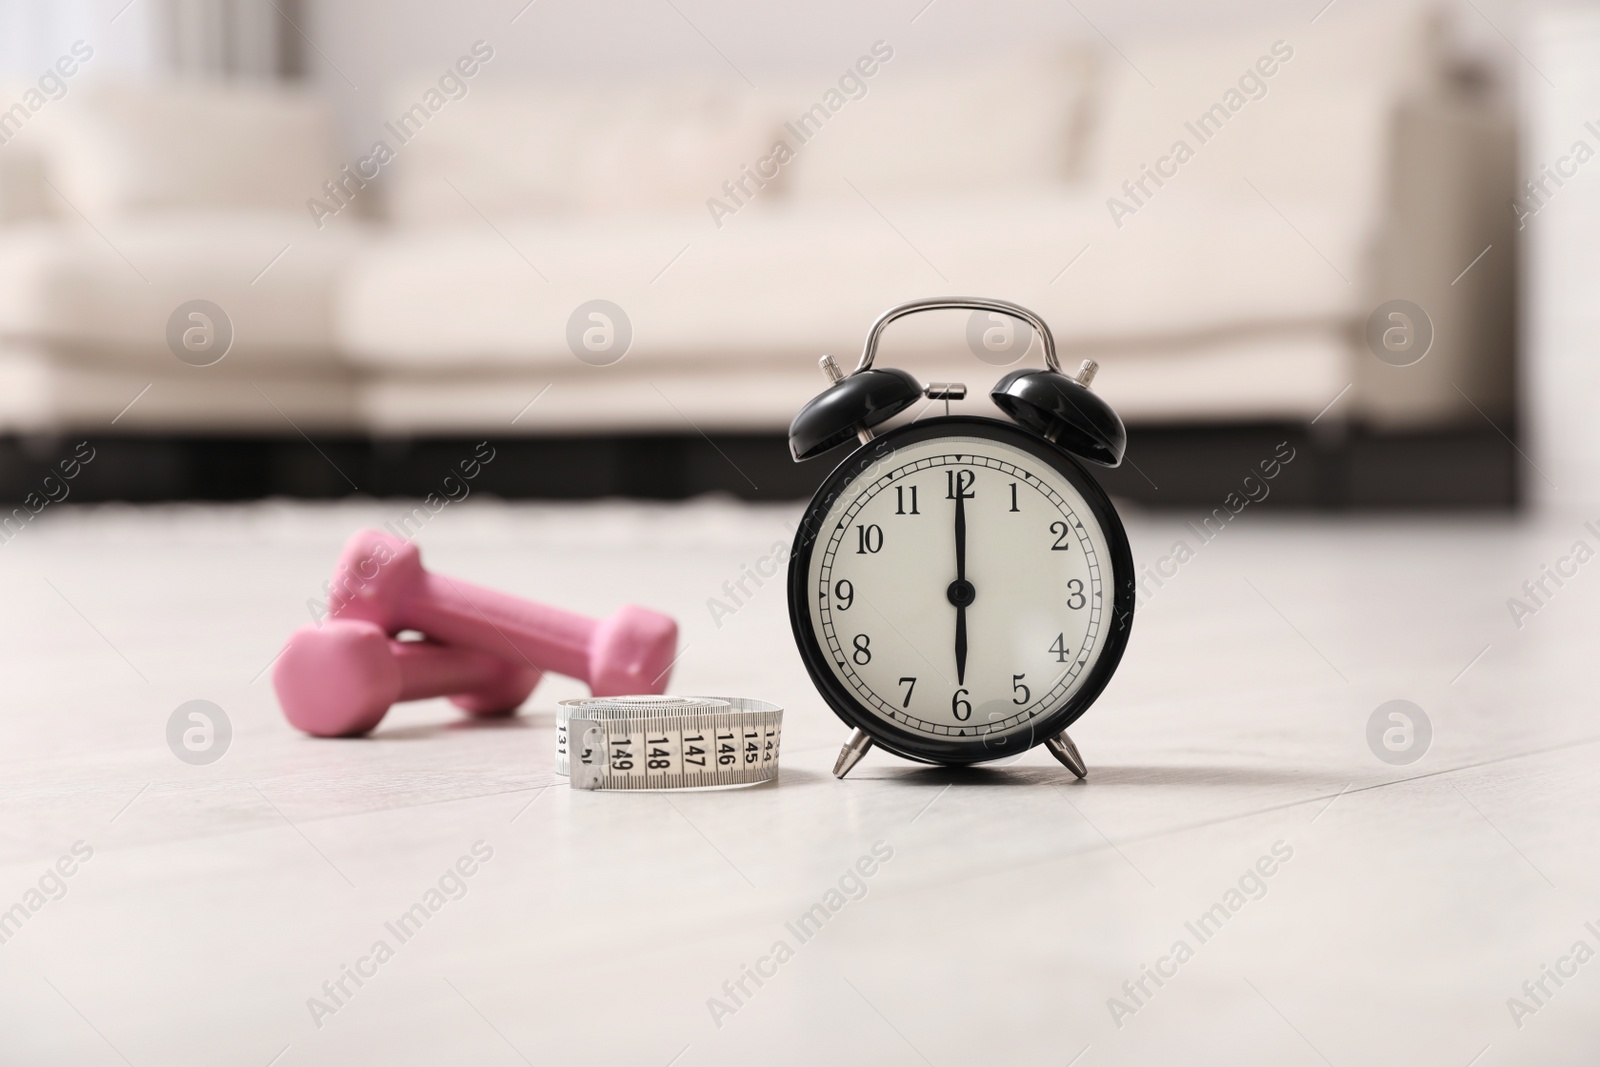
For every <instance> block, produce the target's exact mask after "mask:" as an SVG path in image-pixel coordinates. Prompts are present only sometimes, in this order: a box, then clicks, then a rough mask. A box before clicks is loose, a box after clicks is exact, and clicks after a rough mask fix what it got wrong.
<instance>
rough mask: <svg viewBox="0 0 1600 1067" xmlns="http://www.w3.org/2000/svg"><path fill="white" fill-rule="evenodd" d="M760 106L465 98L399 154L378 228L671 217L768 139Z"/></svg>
mask: <svg viewBox="0 0 1600 1067" xmlns="http://www.w3.org/2000/svg"><path fill="white" fill-rule="evenodd" d="M778 127H779V119H778V117H777V111H776V110H775V108H774V107H773V106H772V105H771V104H770V103H768V102H765V101H763V100H760V99H754V98H752V97H751V96H749V94H745V93H739V92H735V91H733V90H731V89H721V88H712V87H707V86H701V85H695V84H678V85H666V86H655V85H652V86H622V87H615V86H606V85H595V86H587V87H575V86H572V85H570V84H566V83H562V84H560V85H555V84H552V85H547V86H539V85H524V86H521V87H513V88H500V87H491V86H482V87H476V88H475V89H474V91H473V92H472V93H471V95H470V96H468V97H467V98H466V99H464V100H462V101H460V102H458V103H453V104H452V105H451V106H450V107H448V108H446V109H444V110H443V111H441V112H440V113H439V114H438V115H436V116H434V117H433V118H432V119H431V120H430V121H429V123H428V126H427V130H426V135H425V136H420V135H419V136H417V137H416V138H415V140H413V141H411V142H409V143H407V144H405V145H403V146H400V147H399V148H398V150H397V153H396V158H395V160H394V162H393V163H391V164H390V167H391V168H392V171H393V173H392V174H391V175H390V178H391V181H390V183H389V185H388V188H387V198H388V199H387V207H388V214H389V217H390V218H391V219H392V220H393V221H395V222H396V223H399V224H401V225H411V226H432V225H438V224H441V223H451V222H457V221H467V222H475V223H476V222H479V212H481V213H482V214H483V215H484V216H487V217H488V218H490V219H493V220H495V221H496V222H500V221H501V220H505V219H510V218H517V217H520V216H526V215H534V214H541V215H549V214H569V213H572V212H583V213H606V212H618V211H643V210H673V209H676V210H680V211H683V212H686V213H694V214H696V215H697V216H699V217H702V218H703V217H704V216H705V210H706V209H705V201H706V199H707V198H708V197H711V196H713V195H716V194H717V193H718V191H719V190H720V189H721V187H722V183H723V182H725V181H728V180H736V179H738V178H739V177H740V175H741V170H740V168H741V166H742V165H743V166H754V165H755V164H756V163H757V161H758V160H760V159H761V158H763V157H765V156H766V155H767V154H768V153H769V152H770V150H771V148H772V145H773V143H774V142H775V141H776V139H777V134H778Z"/></svg>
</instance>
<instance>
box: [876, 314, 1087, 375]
mask: <svg viewBox="0 0 1600 1067" xmlns="http://www.w3.org/2000/svg"><path fill="white" fill-rule="evenodd" d="M952 309H954V310H967V311H998V312H999V313H1000V314H1002V315H1010V316H1011V317H1012V318H1017V319H1021V320H1022V321H1023V322H1026V323H1027V324H1028V325H1029V326H1032V327H1033V328H1034V329H1035V330H1037V331H1038V333H1039V337H1040V338H1041V339H1042V340H1043V341H1044V362H1045V366H1047V367H1049V368H1050V369H1051V370H1053V371H1059V370H1060V369H1061V361H1060V360H1058V359H1057V358H1056V339H1055V336H1054V335H1053V334H1051V332H1050V327H1048V326H1046V325H1045V322H1044V320H1043V319H1041V318H1040V317H1039V316H1038V315H1035V314H1034V313H1033V312H1031V311H1029V310H1028V309H1027V308H1025V307H1023V306H1022V305H1021V304H1013V303H1011V301H1009V300H990V299H988V298H987V297H981V296H935V297H929V298H928V299H925V300H908V301H907V302H906V303H904V304H897V305H896V306H894V307H892V308H890V309H889V310H888V311H885V312H884V313H883V314H882V315H879V316H878V318H877V321H876V322H874V323H873V324H872V329H870V330H868V331H867V343H866V345H865V346H863V347H862V349H861V359H860V360H859V361H857V363H856V369H855V370H854V371H852V372H851V373H852V374H860V373H861V372H862V371H864V370H870V369H871V368H872V361H873V359H874V358H875V357H876V356H877V354H878V338H879V337H880V336H882V334H883V331H884V328H885V327H887V326H888V325H889V324H890V323H891V322H893V321H894V320H895V319H900V318H904V317H905V316H907V315H914V314H916V313H917V312H919V311H948V310H952Z"/></svg>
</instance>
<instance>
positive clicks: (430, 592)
mask: <svg viewBox="0 0 1600 1067" xmlns="http://www.w3.org/2000/svg"><path fill="white" fill-rule="evenodd" d="M400 622H401V624H402V625H403V626H404V627H405V628H406V629H408V630H420V631H421V632H423V633H425V634H427V635H428V636H429V637H431V638H433V639H434V640H435V641H439V642H442V643H444V644H447V645H463V646H467V647H471V648H478V649H483V650H486V651H495V652H499V653H500V654H501V655H504V656H505V657H507V658H509V659H522V660H526V661H528V662H529V663H532V664H536V665H537V666H538V667H539V668H540V669H541V670H549V671H555V672H556V673H557V674H564V675H566V676H567V677H569V678H585V679H586V678H588V676H589V642H590V640H591V638H593V636H594V632H595V630H596V628H597V627H598V625H599V624H598V623H597V622H595V621H594V620H593V619H588V618H585V617H583V616H582V615H575V614H573V613H572V612H569V611H561V610H560V609H558V608H551V607H546V606H545V605H543V604H535V603H533V602H532V601H528V600H523V599H521V598H520V597H514V596H509V595H507V594H505V593H500V592H496V591H495V590H493V589H487V588H485V587H483V586H481V585H474V584H473V583H471V582H464V581H461V580H460V579H458V578H446V577H443V576H442V575H438V574H433V573H431V572H427V571H424V572H423V573H422V576H421V581H420V584H419V585H418V586H417V587H415V588H414V590H413V595H411V596H409V597H407V598H406V600H405V602H404V604H403V605H402V606H401V609H400ZM502 649H503V650H504V651H503V652H501V651H500V650H502Z"/></svg>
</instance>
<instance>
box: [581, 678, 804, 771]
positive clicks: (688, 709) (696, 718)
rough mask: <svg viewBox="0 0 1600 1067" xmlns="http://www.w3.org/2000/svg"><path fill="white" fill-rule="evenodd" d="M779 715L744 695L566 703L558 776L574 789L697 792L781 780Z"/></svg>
mask: <svg viewBox="0 0 1600 1067" xmlns="http://www.w3.org/2000/svg"><path fill="white" fill-rule="evenodd" d="M782 735H783V709H782V708H780V707H779V706H778V705H776V704H773V703H771V702H769V701H765V700H752V699H749V698H748V697H674V696H623V697H588V698H585V699H583V700H563V701H561V704H560V707H559V708H558V709H557V711H556V772H557V773H558V774H565V775H567V777H568V778H570V779H571V784H572V788H574V789H701V788H705V787H708V786H722V785H754V784H756V783H757V782H769V781H771V780H772V779H774V778H776V777H777V776H778V744H779V742H780V740H781V739H782Z"/></svg>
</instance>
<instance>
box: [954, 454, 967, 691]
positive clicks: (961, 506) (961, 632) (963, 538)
mask: <svg viewBox="0 0 1600 1067" xmlns="http://www.w3.org/2000/svg"><path fill="white" fill-rule="evenodd" d="M951 589H952V590H957V591H958V595H953V596H952V597H951V599H952V600H953V601H954V602H955V606H956V684H957V685H965V684H966V681H967V605H966V603H965V601H966V600H967V599H968V596H967V595H965V594H966V590H968V589H970V586H969V585H968V583H967V497H966V493H965V492H963V491H962V488H961V477H960V475H959V474H958V475H957V476H956V580H955V584H954V585H952V586H951Z"/></svg>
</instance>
